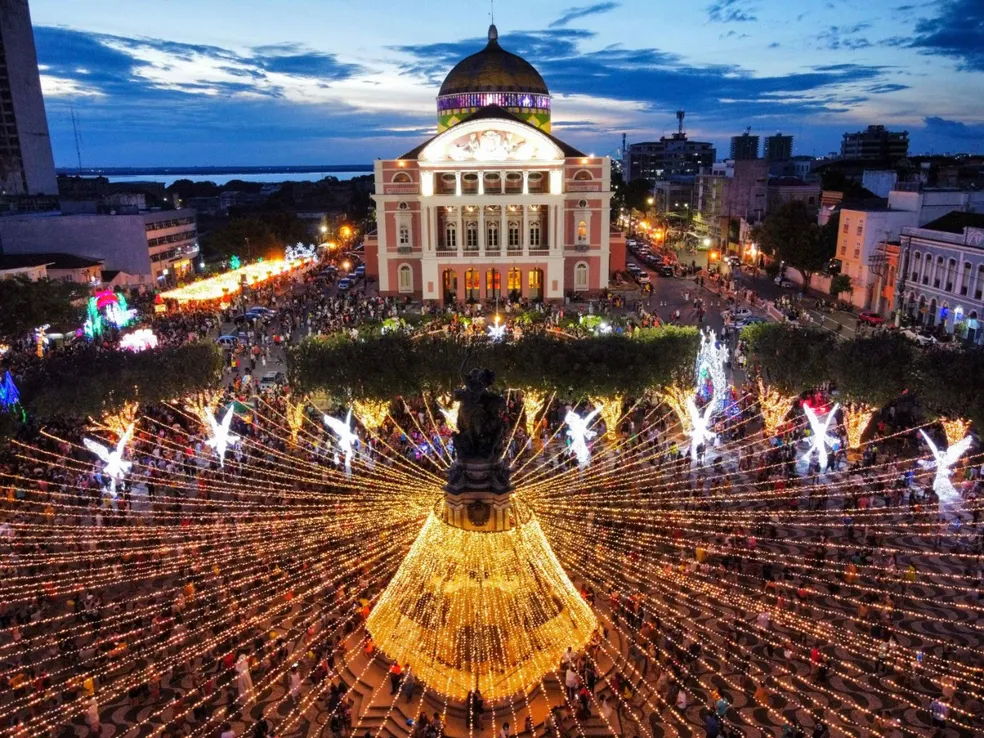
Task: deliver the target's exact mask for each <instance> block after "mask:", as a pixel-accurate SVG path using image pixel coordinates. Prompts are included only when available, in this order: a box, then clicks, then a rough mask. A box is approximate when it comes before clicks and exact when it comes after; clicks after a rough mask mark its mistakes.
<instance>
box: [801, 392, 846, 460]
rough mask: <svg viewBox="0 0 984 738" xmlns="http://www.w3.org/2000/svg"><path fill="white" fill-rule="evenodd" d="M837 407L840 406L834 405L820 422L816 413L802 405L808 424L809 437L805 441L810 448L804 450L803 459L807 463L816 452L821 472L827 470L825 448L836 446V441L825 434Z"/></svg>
mask: <svg viewBox="0 0 984 738" xmlns="http://www.w3.org/2000/svg"><path fill="white" fill-rule="evenodd" d="M839 407H840V405H834V407H833V408H832V409H831V411H830V412H829V413H827V417H825V418H824V419H823V421H821V420H820V419H819V418H818V417H817V413H816V411H815V410H814V409H813V408H812V407H810V406H809V405H807V404H806V403H803V412H804V413H805V414H806V419H807V421H809V423H810V436H809V438H807V439H806V440H807V442H808V443H809V444H810V447H809V448H808V449H807V450H806V453H805V454H804V455H803V458H804V459H806V460H807V461H809V460H810V458H811V457H812V456H813V452H814V451H816V453H817V459H818V461H819V462H820V471H821V472H822V471H826V469H827V446H830V447H831V448H833V447H834V446H835V445H836V444H837V439H836V438H834V437H833V436H831V435H830V434H829V433H827V429H828V428H829V427H830V421H831V420H833V418H834V415H836V414H837V408H839Z"/></svg>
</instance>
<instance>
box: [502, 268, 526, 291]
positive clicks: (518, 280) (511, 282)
mask: <svg viewBox="0 0 984 738" xmlns="http://www.w3.org/2000/svg"><path fill="white" fill-rule="evenodd" d="M506 286H507V287H508V289H509V291H510V292H512V291H513V290H521V289H523V273H522V272H521V271H520V270H519V269H510V270H509V279H508V281H507V283H506Z"/></svg>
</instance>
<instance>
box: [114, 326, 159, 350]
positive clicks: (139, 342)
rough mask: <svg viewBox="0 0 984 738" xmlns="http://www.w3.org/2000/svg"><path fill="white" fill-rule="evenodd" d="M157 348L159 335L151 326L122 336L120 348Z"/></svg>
mask: <svg viewBox="0 0 984 738" xmlns="http://www.w3.org/2000/svg"><path fill="white" fill-rule="evenodd" d="M152 348H157V336H156V335H154V331H152V330H151V329H150V328H138V329H137V330H135V331H133V332H132V333H127V334H126V335H125V336H123V337H122V338H120V349H121V350H123V351H133V352H135V353H136V352H138V351H146V350H147V349H152Z"/></svg>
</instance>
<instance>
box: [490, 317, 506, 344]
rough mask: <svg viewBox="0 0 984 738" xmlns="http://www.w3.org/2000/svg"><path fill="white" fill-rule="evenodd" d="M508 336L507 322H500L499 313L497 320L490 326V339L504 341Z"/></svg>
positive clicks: (496, 341)
mask: <svg viewBox="0 0 984 738" xmlns="http://www.w3.org/2000/svg"><path fill="white" fill-rule="evenodd" d="M505 338H506V324H505V323H502V322H500V318H499V316H498V315H496V316H495V321H494V322H493V323H492V325H490V326H489V339H491V341H492V342H493V343H498V342H499V341H504V340H505Z"/></svg>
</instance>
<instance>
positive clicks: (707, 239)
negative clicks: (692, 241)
mask: <svg viewBox="0 0 984 738" xmlns="http://www.w3.org/2000/svg"><path fill="white" fill-rule="evenodd" d="M710 245H711V239H710V238H706V237H705V238H704V246H705V247H706V246H710Z"/></svg>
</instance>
